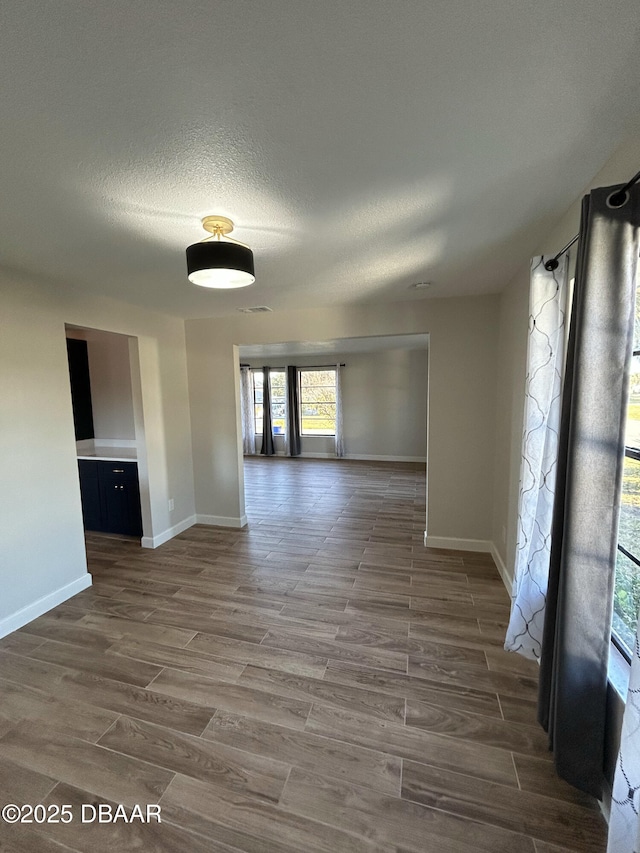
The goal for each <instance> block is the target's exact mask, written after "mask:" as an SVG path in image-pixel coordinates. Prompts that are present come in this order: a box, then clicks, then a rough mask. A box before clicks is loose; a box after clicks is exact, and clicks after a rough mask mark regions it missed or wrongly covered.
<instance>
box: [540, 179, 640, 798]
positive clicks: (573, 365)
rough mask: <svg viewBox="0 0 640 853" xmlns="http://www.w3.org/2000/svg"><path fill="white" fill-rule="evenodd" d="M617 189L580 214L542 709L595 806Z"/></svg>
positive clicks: (629, 222)
mask: <svg viewBox="0 0 640 853" xmlns="http://www.w3.org/2000/svg"><path fill="white" fill-rule="evenodd" d="M616 189H619V188H616V187H609V188H599V189H596V190H593V191H592V192H591V193H590V194H589V195H588V196H586V197H585V198H584V199H583V205H582V219H581V224H580V239H579V242H578V258H577V266H576V279H575V287H574V296H573V308H572V318H571V327H570V333H569V343H568V348H567V363H566V370H565V381H564V388H563V397H562V413H561V423H560V436H559V444H558V469H557V477H556V497H555V504H554V512H553V525H552V542H551V555H550V564H549V584H548V591H547V603H546V614H545V623H544V635H543V642H542V653H541V658H540V664H541V666H540V685H539V703H538V718H539V720H540V722H541V723H542V725H543V726H544V727H545V729H546V730H547V731H548V733H549V741H550V746H551V748H552V749H553V752H554V760H555V765H556V770H557V772H558V775H559V776H561V777H562V778H563V779H565V780H566V781H568V782H570V783H571V784H572V785H574V786H575V787H577V788H580V789H582V790H583V791H586V792H587V793H590V794H592V795H593V796H595V797H597V798H600V797H601V795H602V782H603V770H602V766H603V752H604V732H605V708H606V689H607V665H608V658H609V645H610V632H611V613H612V603H613V586H614V573H615V559H616V547H617V529H618V515H619V500H620V489H621V481H622V470H623V460H624V428H625V420H626V404H627V394H628V386H629V365H630V361H631V352H632V346H633V323H634V298H635V272H636V267H637V258H638V250H639V245H638V227H637V226H638V211H639V208H640V206H639V203H638V199H639V193H638V190H637V189H634V190H633V191H630V193H629V199H628V201H627V203H626V204H625V205H623V206H622V207H620V208H612V207H610V206H609V204H608V201H607V200H608V198H609V197H610V196H611V195H612V193H614V192H615V190H616Z"/></svg>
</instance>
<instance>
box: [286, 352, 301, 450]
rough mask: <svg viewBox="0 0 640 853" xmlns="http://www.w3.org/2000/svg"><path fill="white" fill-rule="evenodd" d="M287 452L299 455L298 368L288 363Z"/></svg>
mask: <svg viewBox="0 0 640 853" xmlns="http://www.w3.org/2000/svg"><path fill="white" fill-rule="evenodd" d="M286 443H287V453H288V454H289V456H300V394H299V389H298V368H297V367H294V365H292V364H290V365H289V366H288V367H287V431H286Z"/></svg>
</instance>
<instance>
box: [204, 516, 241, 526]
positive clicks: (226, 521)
mask: <svg viewBox="0 0 640 853" xmlns="http://www.w3.org/2000/svg"><path fill="white" fill-rule="evenodd" d="M196 524H209V525H211V526H212V527H246V526H247V516H246V515H242V516H240V517H239V518H238V517H236V518H233V517H227V516H225V515H196Z"/></svg>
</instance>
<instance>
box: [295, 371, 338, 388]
mask: <svg viewBox="0 0 640 853" xmlns="http://www.w3.org/2000/svg"><path fill="white" fill-rule="evenodd" d="M335 384H336V372H335V370H301V371H300V385H301V387H302V388H306V387H308V386H312V385H333V386H334V387H335Z"/></svg>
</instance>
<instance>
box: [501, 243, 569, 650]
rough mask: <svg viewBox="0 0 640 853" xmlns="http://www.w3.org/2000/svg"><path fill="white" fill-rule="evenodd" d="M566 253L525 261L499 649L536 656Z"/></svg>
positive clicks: (547, 535)
mask: <svg viewBox="0 0 640 853" xmlns="http://www.w3.org/2000/svg"><path fill="white" fill-rule="evenodd" d="M567 267H568V259H567V256H566V255H564V256H563V257H562V258H561V259H560V265H559V266H558V268H557V269H556V270H554V271H553V272H548V271H547V270H546V269H545V267H544V261H543V259H542V258H541V257H536V258H533V260H532V261H531V288H530V295H529V342H528V350H527V377H526V392H525V412H524V432H523V437H522V461H521V469H520V495H519V501H518V539H517V546H516V562H515V572H514V582H513V591H512V596H511V598H512V604H511V617H510V620H509V627H508V629H507V636H506V640H505V644H504V647H505V649H507V650H508V651H513V652H519V653H520V654H521V655H524V657H527V658H530V659H532V660H539V658H540V650H541V646H542V634H543V626H544V614H545V605H546V593H547V581H548V577H549V552H550V539H551V520H552V515H553V498H554V493H555V476H556V459H557V453H558V429H559V425H560V401H561V393H562V372H563V366H564V344H565V310H566V298H567Z"/></svg>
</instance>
